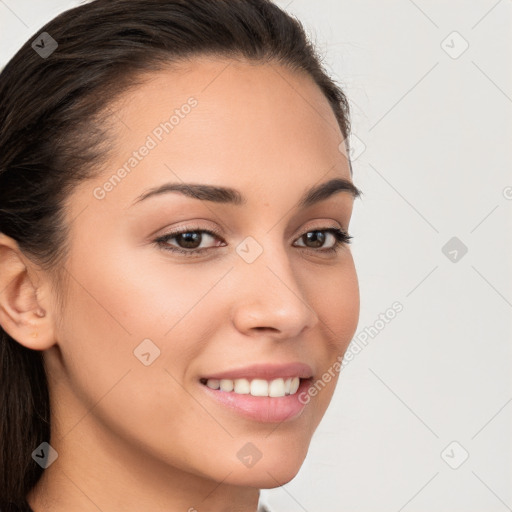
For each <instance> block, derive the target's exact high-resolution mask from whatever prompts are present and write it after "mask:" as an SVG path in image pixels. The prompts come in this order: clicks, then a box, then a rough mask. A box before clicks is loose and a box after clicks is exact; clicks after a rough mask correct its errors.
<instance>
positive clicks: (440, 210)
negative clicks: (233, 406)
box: [0, 0, 512, 512]
mask: <svg viewBox="0 0 512 512" xmlns="http://www.w3.org/2000/svg"><path fill="white" fill-rule="evenodd" d="M78 3H79V2H78V1H75V2H70V1H64V0H60V1H58V0H51V1H50V0H47V1H33V0H32V1H29V0H0V20H1V21H0V34H1V39H0V43H1V44H0V48H1V50H0V66H2V65H4V64H5V63H6V62H7V60H8V59H9V58H10V57H11V56H12V55H13V54H14V53H15V52H16V51H17V49H18V48H19V46H21V44H22V43H23V42H24V41H25V40H26V39H28V38H30V37H31V36H32V35H33V34H35V33H36V32H37V30H38V29H39V28H40V27H41V26H42V25H43V24H44V23H46V21H48V20H50V19H51V18H53V17H54V16H55V15H56V14H58V13H59V12H61V11H63V10H65V9H67V8H69V7H71V6H74V5H77V4H78ZM276 3H278V4H279V5H281V6H282V7H283V8H285V9H286V10H287V11H288V12H290V13H291V14H294V15H296V16H297V17H298V18H299V19H300V20H301V21H302V22H303V23H304V25H305V26H306V28H307V30H308V32H309V33H310V34H311V36H312V37H313V39H314V40H316V42H317V46H318V49H319V51H320V52H321V53H322V54H323V55H324V56H325V66H326V67H327V69H328V70H329V71H330V72H331V73H332V74H333V75H334V77H335V78H336V79H337V80H338V81H339V82H340V83H341V84H342V85H343V86H344V88H345V91H346V93H347V95H348V96H349V98H350V102H351V106H352V123H353V140H354V151H353V154H352V158H353V165H354V172H355V173H354V181H355V183H356V185H358V187H359V188H361V189H362V190H363V192H364V196H363V198H362V199H360V200H357V201H356V205H355V209H354V216H353V221H352V224H351V233H352V235H353V236H354V240H353V246H352V250H353V253H354V257H355V261H356V266H357V270H358V275H359V280H360V287H361V301H362V304H361V317H360V322H359V327H358V330H357V333H356V337H357V336H360V334H361V333H362V332H364V331H365V330H366V332H367V333H368V332H370V330H369V329H370V327H373V328H374V330H373V331H371V332H372V335H371V336H369V342H368V344H367V346H366V347H364V348H363V349H362V350H361V351H360V352H359V353H357V354H356V355H354V358H353V359H352V360H351V361H350V363H349V364H348V365H347V366H346V367H345V368H344V369H343V370H342V372H341V376H340V381H339V384H338V388H337V390H336V393H335V395H334V398H333V401H332V404H331V406H330V408H329V410H328V412H327V414H326V416H325V418H324V420H323V421H322V423H321V424H320V426H319V428H318V430H317V432H316V433H315V436H314V438H313V441H312V444H311V448H310V451H309V454H308V457H307V458H306V461H305V463H304V465H303V466H302V468H301V470H300V472H299V474H298V475H297V477H296V478H295V479H294V480H293V481H292V482H290V483H289V484H287V485H285V486H283V487H282V488H278V489H273V490H267V491H263V492H262V495H263V496H264V498H265V500H266V501H267V502H268V503H269V504H270V505H271V506H272V507H273V508H274V509H275V510H276V511H277V512H296V511H297V512H300V511H308V512H320V511H322V512H324V511H332V512H349V511H350V512H359V511H361V512H363V511H378V512H387V511H390V512H401V511H402V510H403V511H406V512H407V511H411V512H412V511H415V512H423V511H425V512H427V511H428V512H431V511H432V510H435V511H436V512H445V511H446V512H456V511H464V512H473V511H475V512H477V511H478V512H482V511H484V510H485V511H486V512H494V511H496V512H502V511H506V510H512V488H511V485H510V484H511V482H512V450H511V444H512V443H511V435H510V433H511V432H512V428H511V427H512V424H511V423H512V422H511V419H512V403H511V402H512V385H511V378H510V374H511V371H510V368H511V360H512V354H511V352H512V350H511V331H512V322H511V313H512V276H511V274H512V270H511V269H512V265H511V264H510V260H511V254H512V251H511V249H512V173H511V170H510V162H511V158H510V156H511V141H512V73H511V68H512V45H511V39H512V36H511V28H512V1H511V0H499V1H496V0H478V1H472V2H468V1H465V2H463V1H461V0H459V1H450V2H443V1H441V0H438V1H426V0H421V1H420V0H416V1H413V0H393V1H387V2H383V1H377V0H359V1H357V2H356V1H350V2H349V1H348V0H342V1H340V0H337V1H335V0H321V1H315V2H313V1H312V0H292V1H290V0H283V1H278V2H276ZM454 32H456V33H454ZM467 45H468V47H467V49H465V47H466V46H467ZM453 237H456V240H455V241H452V242H451V244H454V245H448V246H447V247H446V248H445V249H444V250H443V247H445V244H447V243H448V242H449V240H451V239H452V238H453ZM462 244H463V245H462ZM464 246H465V247H466V248H467V253H465V254H463V252H464V251H463V247H464ZM454 251H456V252H454ZM395 301H399V302H400V303H401V304H402V305H403V311H402V312H400V313H399V314H397V315H396V317H395V318H394V319H393V320H392V321H390V322H389V323H387V324H385V326H384V327H383V328H382V327H381V324H380V323H378V322H377V320H378V319H379V314H382V313H385V312H386V311H387V310H389V309H390V308H391V305H392V304H393V303H394V302H395ZM376 322H377V323H376ZM379 327H380V328H379ZM376 331H377V333H376ZM465 457H467V459H466V460H465V461H464V462H462V461H463V460H464V458H465Z"/></svg>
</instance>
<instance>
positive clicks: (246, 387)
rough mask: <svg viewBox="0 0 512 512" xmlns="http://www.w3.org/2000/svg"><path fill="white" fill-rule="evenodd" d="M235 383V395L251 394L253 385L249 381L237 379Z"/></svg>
mask: <svg viewBox="0 0 512 512" xmlns="http://www.w3.org/2000/svg"><path fill="white" fill-rule="evenodd" d="M234 383H235V386H234V390H235V393H238V394H239V395H248V394H249V393H250V392H251V383H250V382H249V381H248V380H247V379H236V380H235V381H234Z"/></svg>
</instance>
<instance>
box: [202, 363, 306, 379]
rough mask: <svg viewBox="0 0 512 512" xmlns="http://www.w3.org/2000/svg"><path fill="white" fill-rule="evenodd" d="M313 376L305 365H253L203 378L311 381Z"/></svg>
mask: <svg viewBox="0 0 512 512" xmlns="http://www.w3.org/2000/svg"><path fill="white" fill-rule="evenodd" d="M312 376H313V371H312V370H311V367H310V366H309V365H308V364H305V363H288V364H253V365H250V366H244V367H243V368H234V369H232V370H226V371H224V372H218V373H212V374H209V375H205V376H204V377H202V378H203V379H218V380H220V379H231V380H234V379H249V380H250V379H264V380H271V379H278V378H279V377H282V378H285V379H286V378H288V377H300V378H301V379H309V378H310V377H312Z"/></svg>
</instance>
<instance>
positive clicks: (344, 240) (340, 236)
mask: <svg viewBox="0 0 512 512" xmlns="http://www.w3.org/2000/svg"><path fill="white" fill-rule="evenodd" d="M317 231H320V232H327V233H331V234H332V235H333V236H334V238H335V243H334V246H333V247H328V248H327V249H313V248H311V247H303V248H304V249H306V250H308V251H313V252H320V253H332V254H335V253H337V252H338V251H339V250H341V248H342V246H343V245H348V244H350V243H351V240H352V239H353V238H354V237H353V236H350V235H349V234H348V233H347V232H345V231H343V230H341V229H339V228H319V229H310V230H308V231H306V232H305V233H303V234H302V235H301V236H300V237H299V238H298V239H297V240H300V239H301V238H302V237H303V236H304V235H306V234H308V233H313V232H317ZM185 233H206V234H208V235H210V236H212V237H213V238H221V236H220V233H217V232H216V231H214V230H209V229H201V228H199V227H191V228H183V229H179V230H176V231H170V232H169V233H166V234H165V235H162V236H160V237H158V238H156V239H155V240H153V242H154V243H155V244H156V245H157V246H158V247H160V248H161V249H163V250H164V251H170V252H172V253H179V254H183V255H185V256H188V257H193V256H199V255H200V254H202V253H204V252H206V251H209V250H211V249H215V247H203V248H202V249H182V248H181V247H170V246H169V245H168V244H167V242H168V241H169V240H172V239H173V238H176V237H177V236H179V235H183V234H185ZM300 247H302V246H300Z"/></svg>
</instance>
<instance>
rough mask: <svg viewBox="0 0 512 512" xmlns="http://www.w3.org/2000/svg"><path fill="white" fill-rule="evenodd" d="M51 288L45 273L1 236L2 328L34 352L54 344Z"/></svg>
mask: <svg viewBox="0 0 512 512" xmlns="http://www.w3.org/2000/svg"><path fill="white" fill-rule="evenodd" d="M48 285H49V283H48V282H47V281H45V280H44V273H43V271H41V270H40V269H38V268H37V267H36V266H35V265H34V264H32V262H31V261H30V260H29V259H28V258H26V257H25V255H24V254H23V253H22V252H21V250H20V248H19V246H18V243H17V242H16V241H15V240H14V239H12V238H10V237H8V236H7V235H5V234H4V233H0V325H1V326H2V328H3V330H4V331H5V332H6V333H7V334H8V335H9V336H11V338H13V339H15V340H16V341H17V342H18V343H20V344H21V345H23V346H25V347H27V348H30V349H32V350H46V349H48V348H50V347H51V346H52V345H54V344H55V336H54V334H55V333H54V329H53V322H52V314H51V313H52V311H51V306H50V301H49V295H48V294H47V293H46V290H49V289H50V288H49V286H48Z"/></svg>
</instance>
